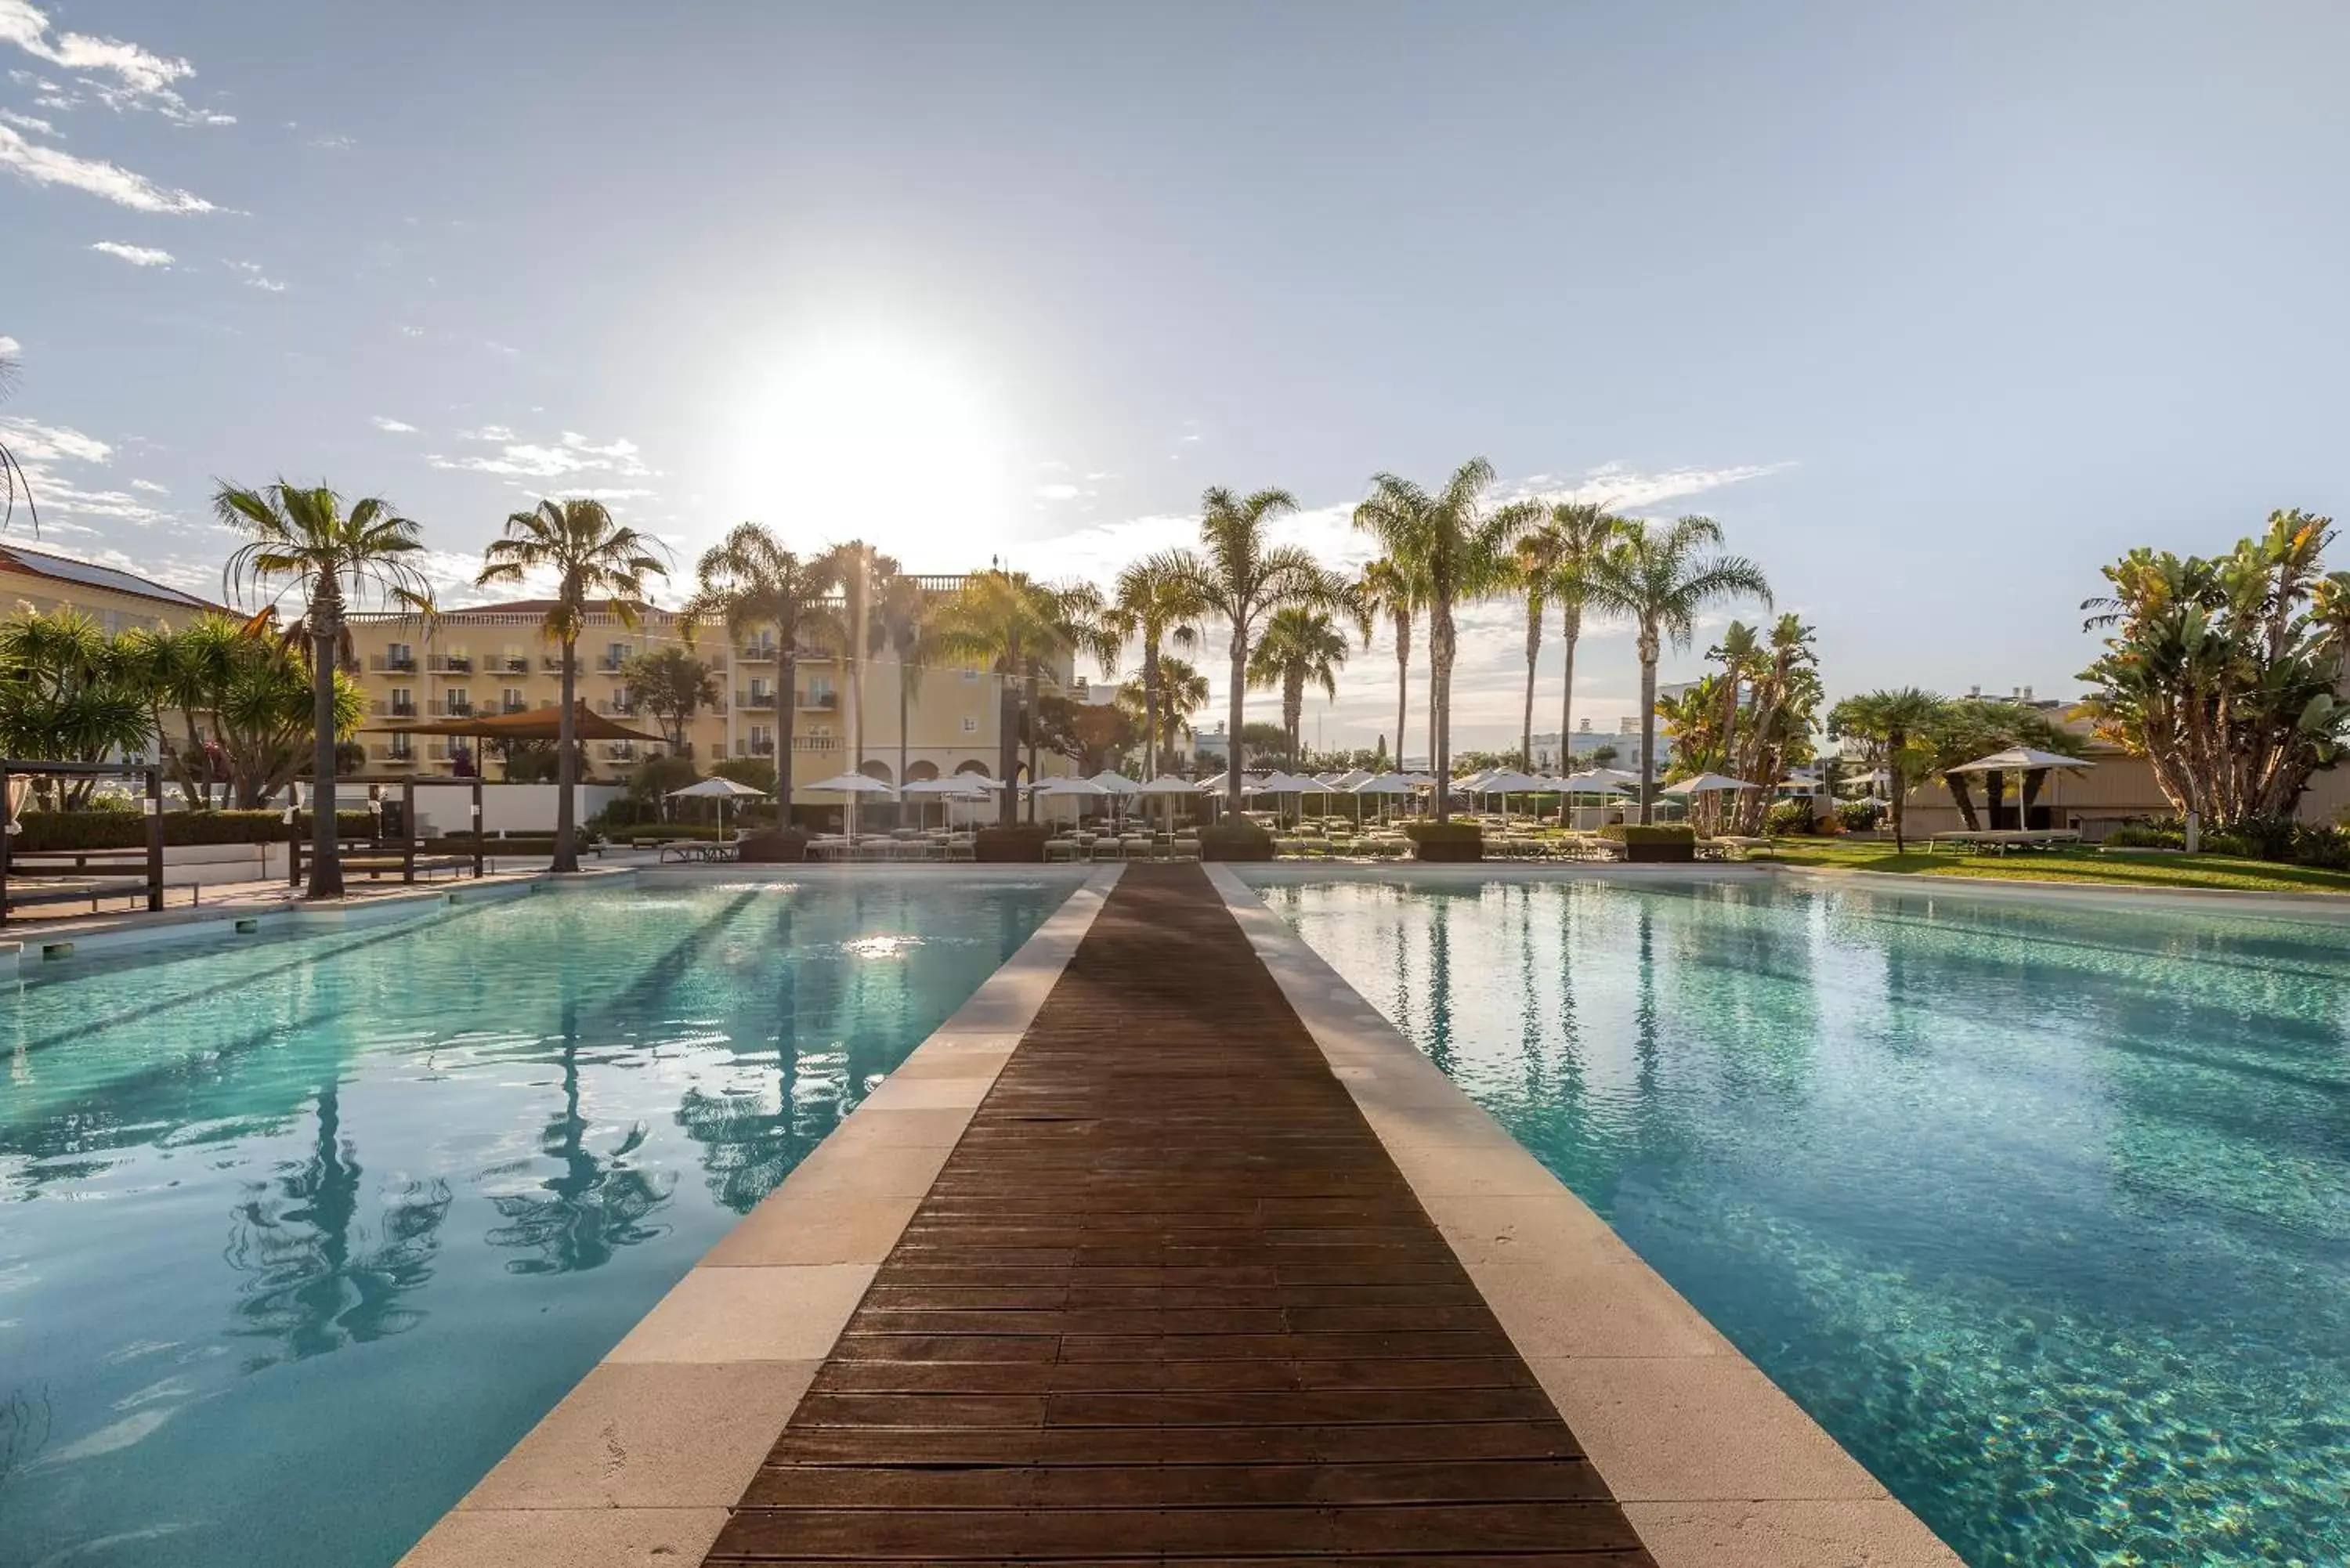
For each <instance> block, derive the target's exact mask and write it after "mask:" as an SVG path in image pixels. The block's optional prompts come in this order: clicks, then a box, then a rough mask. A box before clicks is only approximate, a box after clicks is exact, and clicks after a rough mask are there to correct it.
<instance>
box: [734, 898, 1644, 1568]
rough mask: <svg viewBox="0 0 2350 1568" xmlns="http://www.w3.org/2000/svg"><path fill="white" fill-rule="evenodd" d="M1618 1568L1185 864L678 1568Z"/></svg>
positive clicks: (1075, 996)
mask: <svg viewBox="0 0 2350 1568" xmlns="http://www.w3.org/2000/svg"><path fill="white" fill-rule="evenodd" d="M1332 1557H1347V1558H1352V1559H1357V1560H1370V1561H1378V1560H1383V1559H1391V1558H1392V1559H1399V1558H1403V1557H1410V1558H1412V1559H1414V1560H1415V1561H1417V1562H1420V1563H1430V1562H1447V1561H1449V1562H1471V1561H1477V1562H1484V1561H1498V1560H1501V1559H1505V1558H1506V1559H1508V1560H1510V1561H1511V1562H1513V1563H1528V1562H1536V1563H1539V1562H1545V1561H1547V1562H1555V1563H1561V1564H1566V1563H1572V1564H1576V1565H1578V1568H1598V1565H1602V1564H1607V1565H1615V1568H1633V1565H1636V1564H1637V1565H1644V1568H1653V1564H1652V1561H1651V1559H1650V1558H1649V1556H1648V1553H1647V1552H1646V1551H1644V1550H1643V1549H1642V1548H1641V1546H1640V1544H1639V1542H1638V1537H1636V1536H1635V1535H1634V1533H1633V1532H1632V1529H1631V1526H1630V1525H1629V1524H1628V1523H1627V1521H1626V1519H1625V1517H1624V1514H1623V1512H1622V1511H1621V1510H1620V1509H1618V1508H1617V1505H1616V1503H1615V1502H1614V1501H1613V1500H1612V1499H1611V1498H1610V1497H1609V1495H1608V1492H1607V1487H1606V1485H1605V1484H1604V1483H1603V1482H1602V1481H1601V1480H1600V1478H1599V1476H1598V1474H1597V1472H1596V1470H1595V1469H1593V1468H1592V1466H1591V1465H1590V1463H1589V1462H1588V1461H1587V1460H1586V1459H1584V1457H1583V1455H1582V1452H1581V1449H1579V1447H1578V1446H1577V1444H1576V1442H1575V1435H1574V1434H1573V1433H1572V1432H1570V1431H1569V1430H1568V1429H1567V1428H1566V1426H1565V1423H1564V1422H1563V1421H1561V1420H1560V1419H1559V1417H1558V1416H1557V1414H1556V1412H1555V1410H1554V1409H1553V1408H1552V1407H1551V1403H1550V1401H1549V1399H1548V1398H1547V1397H1545V1396H1544V1393H1543V1391H1542V1389H1541V1388H1540V1387H1539V1386H1537V1385H1536V1383H1535V1381H1534V1376H1533V1375H1532V1374H1531V1373H1530V1372H1529V1371H1528V1369H1527V1367H1526V1366H1525V1363H1524V1362H1523V1360H1522V1359H1521V1358H1520V1357H1519V1355H1518V1354H1517V1352H1516V1351H1515V1350H1514V1349H1513V1347H1512V1345H1511V1343H1510V1341H1509V1340H1508V1338H1507V1337H1506V1336H1505V1335H1504V1334H1503V1332H1502V1329H1501V1327H1500V1325H1499V1324H1497V1323H1496V1322H1495V1320H1494V1317H1493V1314H1492V1312H1491V1311H1490V1310H1489V1309H1488V1307H1487V1306H1486V1304H1485V1303H1484V1301H1483V1299H1482V1297H1481V1296H1480V1295H1479V1293H1478V1292H1477V1290H1476V1287H1475V1286H1474V1285H1472V1284H1471V1282H1470V1279H1469V1276H1468V1274H1467V1273H1466V1272H1464V1271H1463V1269H1462V1268H1461V1265H1460V1263H1459V1262H1457V1261H1456V1260H1455V1258H1454V1257H1453V1254H1452V1252H1451V1249H1450V1248H1449V1247H1448V1246H1447V1245H1446V1243H1445V1241H1443V1239H1442V1238H1441V1237H1440V1235H1439V1234H1438V1232H1437V1231H1436V1228H1435V1227H1434V1226H1433V1225H1432V1224H1431V1223H1430V1221H1429V1220H1428V1217H1427V1216H1426V1214H1425V1213H1424V1212H1423V1211H1422V1210H1421V1209H1420V1207H1419V1203H1418V1201H1417V1200H1416V1199H1414V1198H1413V1196H1412V1193H1411V1190H1410V1189H1409V1187H1408V1186H1407V1185H1406V1184H1405V1182H1404V1179H1403V1178H1402V1177H1401V1176H1400V1175H1399V1173H1398V1172H1397V1170H1396V1168H1395V1165H1394V1163H1393V1162H1392V1161H1391V1160H1390V1159H1389V1158H1388V1155H1387V1153H1386V1151H1385V1150H1384V1149H1383V1148H1382V1147H1380V1145H1379V1143H1378V1139H1377V1138H1376V1137H1374V1136H1373V1134H1372V1133H1371V1131H1370V1129H1369V1127H1367V1126H1366V1125H1365V1123H1364V1121H1363V1119H1362V1116H1361V1115H1360V1113H1359V1112H1357V1110H1356V1108H1355V1106H1354V1103H1353V1101H1352V1099H1351V1098H1350V1096H1348V1095H1347V1092H1346V1090H1345V1088H1344V1087H1343V1086H1342V1085H1340V1084H1339V1083H1338V1081H1337V1080H1336V1078H1335V1077H1333V1076H1332V1075H1331V1073H1330V1070H1329V1068H1328V1066H1327V1065H1326V1064H1325V1062H1324V1060H1323V1057H1322V1055H1321V1053H1320V1052H1319V1050H1318V1049H1317V1048H1316V1047H1315V1044H1314V1042H1313V1040H1312V1038H1311V1037H1310V1036H1309V1035H1308V1034H1307V1033H1306V1032H1305V1028H1304V1027H1303V1026H1302V1025H1301V1024H1300V1023H1298V1021H1297V1018H1296V1016H1295V1013H1294V1012H1291V1010H1290V1008H1289V1005H1288V1003H1287V1002H1285V1001H1284V999H1283V997H1282V995H1281V993H1280V992H1279V990H1278V988H1277V987H1276V985H1275V983H1274V979H1273V977H1272V976H1271V975H1270V974H1269V973H1267V972H1266V971H1265V970H1264V968H1263V965H1262V964H1261V963H1260V962H1259V961H1258V960H1257V958H1256V957H1255V955H1254V953H1253V951H1252V950H1250V947H1249V944H1248V942H1247V940H1246V939H1245V937H1244V936H1243V934H1242V932H1241V931H1240V929H1239V928H1238V927H1237V926H1236V925H1235V924H1234V923H1233V920H1232V916H1231V915H1230V914H1229V913H1228V912H1227V911H1226V910H1225V909H1224V907H1223V905H1222V902H1221V901H1220V900H1219V899H1218V898H1217V896H1216V894H1215V892H1214V890H1213V889H1212V888H1211V887H1210V886H1209V884H1208V881H1207V879H1206V877H1205V876H1204V875H1203V874H1202V873H1201V870H1200V869H1199V868H1198V867H1191V866H1178V867H1156V866H1133V867H1128V868H1127V870H1126V872H1125V875H1124V877H1123V878H1122V879H1121V880H1120V882H1119V883H1118V888H1117V889H1116V890H1115V891H1114V892H1113V893H1112V895H1111V896H1110V898H1109V901H1108V903H1107V907H1106V908H1105V909H1103V911H1102V913H1101V915H1100V917H1099V918H1098V919H1097V921H1096V922H1095V924H1094V926H1093V929H1092V930H1091V931H1090V932H1089V933H1088V934H1087V937H1086V939H1085V941H1084V943H1083V945H1082V946H1081V947H1080V948H1079V949H1078V950H1077V952H1076V957H1075V958H1074V959H1073V960H1072V961H1070V963H1069V966H1068V968H1067V970H1066V972H1065V973H1064V975H1063V976H1062V978H1061V980H1060V982H1059V983H1058V985H1057V986H1056V987H1055V990H1054V991H1053V992H1052V994H1051V995H1050V997H1049V998H1047V1000H1046V1001H1045V1004H1044V1007H1043V1009H1042V1011H1041V1012H1039V1013H1038V1015H1037V1017H1036V1020H1035V1023H1034V1025H1033V1026H1032V1027H1031V1028H1030V1029H1029V1031H1028V1032H1027V1033H1026V1035H1025V1036H1024V1039H1023V1041H1022V1043H1021V1044H1020V1046H1019V1048H1018V1050H1016V1051H1015V1052H1014V1054H1013V1055H1012V1057H1011V1060H1010V1062H1009V1064H1007V1065H1006V1066H1005V1068H1004V1070H1003V1075H1002V1076H1001V1077H1000V1078H999V1079H997V1081H996V1084H995V1086H994V1088H993V1091H992V1092H991V1093H990V1095H989V1096H988V1097H987V1099H986V1101H985V1103H984V1104H983V1105H982V1106H981V1107H980V1109H979V1112H978V1114H977V1116H976V1117H975V1118H974V1119H973V1120H972V1124H971V1127H970V1129H969V1130H968V1131H967V1132H966V1133H965V1134H964V1135H963V1137H962V1142H961V1143H960V1144H959V1145H958V1146H957V1147H956V1148H955V1150H954V1152H953V1154H952V1155H951V1157H950V1158H949V1159H948V1161H947V1164H946V1166H945V1168H944V1169H943V1170H942V1171H941V1174H940V1176H939V1179H938V1180H937V1183H936V1184H935V1185H934V1186H933V1187H932V1188H931V1192H930V1194H929V1196H928V1197H927V1198H926V1199H924V1200H923V1202H922V1204H921V1206H920V1210H918V1211H917V1213H916V1214H915V1217H914V1220H913V1221H912V1223H911V1224H910V1226H909V1228H908V1229H907V1231H905V1234H904V1236H903V1238H902V1239H901V1240H900V1241H899V1243H898V1245H897V1247H896V1248H895V1250H894V1251H891V1252H890V1254H889V1259H888V1261H887V1262H884V1263H883V1264H882V1266H881V1269H880V1272H879V1276H878V1277H877V1278H876V1279H875V1281H874V1284H873V1287H872V1289H871V1291H870V1293H868V1295H867V1297H866V1298H865V1300H864V1302H863V1303H862V1304H861V1305H860V1306H859V1307H858V1309H857V1312H856V1314H855V1315H854V1316H853V1317H851V1319H850V1320H849V1323H848V1325H847V1330H846V1331H845V1333H844V1334H842V1336H841V1338H840V1340H839V1342H838V1343H837V1345H836V1346H835V1348H834V1349H833V1352H832V1354H831V1355H830V1356H829V1357H828V1358H827V1360H826V1362H825V1363H824V1366H823V1367H822V1369H821V1371H820V1372H819V1373H818V1374H817V1376H816V1382H815V1384H814V1386H812V1387H811V1388H810V1389H809V1391H808V1393H807V1395H806V1397H804V1398H803V1399H802V1400H801V1401H800V1403H799V1406H798V1407H797V1409H796V1411H795V1413H794V1415H793V1417H792V1418H791V1421H790V1424H789V1425H788V1426H787V1427H786V1428H785V1430H784V1432H783V1434H782V1435H781V1437H780V1438H779V1439H778V1440H777V1441H776V1443H775V1449H774V1450H773V1452H772V1453H771V1454H770V1455H769V1457H768V1459H767V1462H766V1464H765V1465H764V1468H763V1469H761V1470H760V1472H759V1474H758V1476H757V1477H756V1479H754V1480H753V1482H752V1483H751V1485H750V1487H749V1489H748V1490H746V1491H745V1492H744V1494H743V1499H742V1501H741V1503H740V1505H739V1507H738V1508H737V1509H736V1510H735V1511H734V1512H733V1514H732V1516H731V1517H730V1519H729V1521H728V1522H727V1524H726V1526H725V1529H724V1530H723V1532H722V1533H721V1534H720V1536H719V1538H718V1541H717V1542H716V1544H715V1545H714V1546H713V1547H712V1550H711V1552H710V1554H709V1557H708V1558H707V1562H709V1563H723V1564H734V1563H818V1562H823V1563H840V1562H844V1561H846V1562H859V1561H863V1562H891V1563H910V1562H937V1563H946V1562H956V1563H975V1562H1000V1563H1010V1562H1024V1563H1035V1562H1104V1561H1121V1560H1123V1561H1149V1560H1154V1559H1163V1558H1182V1559H1188V1560H1193V1561H1200V1562H1211V1561H1224V1562H1240V1561H1247V1562H1253V1563H1272V1562H1275V1561H1280V1560H1291V1561H1295V1560H1302V1559H1308V1558H1332Z"/></svg>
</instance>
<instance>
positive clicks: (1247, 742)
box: [1225, 719, 1289, 773]
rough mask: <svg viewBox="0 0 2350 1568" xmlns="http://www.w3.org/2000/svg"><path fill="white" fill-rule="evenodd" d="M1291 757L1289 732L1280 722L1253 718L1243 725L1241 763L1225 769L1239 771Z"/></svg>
mask: <svg viewBox="0 0 2350 1568" xmlns="http://www.w3.org/2000/svg"><path fill="white" fill-rule="evenodd" d="M1288 759H1289V732H1288V731H1287V730H1286V729H1284V728H1283V727H1282V726H1281V725H1279V724H1268V723H1266V722H1264V721H1263V720H1262V719H1252V720H1251V721H1249V722H1247V723H1245V724H1243V725H1242V726H1241V763H1240V767H1239V768H1231V769H1227V770H1225V771H1226V772H1228V773H1238V772H1242V771H1244V770H1247V769H1253V768H1263V767H1268V766H1272V765H1274V764H1277V763H1284V762H1286V761H1288Z"/></svg>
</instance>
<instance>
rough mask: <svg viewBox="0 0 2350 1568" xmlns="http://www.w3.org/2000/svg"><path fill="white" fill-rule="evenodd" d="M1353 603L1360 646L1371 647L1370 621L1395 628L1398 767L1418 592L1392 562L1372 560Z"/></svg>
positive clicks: (1357, 582) (1407, 710)
mask: <svg viewBox="0 0 2350 1568" xmlns="http://www.w3.org/2000/svg"><path fill="white" fill-rule="evenodd" d="M1355 604H1356V607H1357V623H1358V625H1359V627H1360V628H1361V631H1362V634H1363V646H1364V647H1366V648H1368V647H1369V646H1370V645H1371V623H1372V620H1373V618H1375V617H1378V616H1385V617H1387V618H1388V625H1389V626H1390V627H1392V628H1394V629H1395V645H1396V732H1395V761H1396V765H1397V766H1398V767H1401V766H1402V765H1403V732H1404V721H1405V719H1406V718H1407V717H1408V716H1409V713H1410V709H1411V619H1412V617H1413V616H1415V615H1417V614H1418V613H1419V588H1418V587H1416V586H1414V584H1413V583H1412V580H1411V577H1410V576H1409V574H1408V573H1407V572H1405V570H1404V569H1403V567H1401V566H1398V565H1397V564H1396V563H1395V562H1393V561H1388V560H1378V561H1373V562H1371V563H1369V564H1368V565H1367V566H1364V568H1363V571H1362V575H1361V576H1358V577H1357V578H1356V579H1355Z"/></svg>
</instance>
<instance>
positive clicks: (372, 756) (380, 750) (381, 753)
mask: <svg viewBox="0 0 2350 1568" xmlns="http://www.w3.org/2000/svg"><path fill="white" fill-rule="evenodd" d="M368 757H369V760H370V761H372V762H379V763H390V765H391V766H393V767H409V766H412V765H413V764H414V763H415V762H416V750H415V748H414V747H412V746H402V745H396V744H392V743H390V742H377V743H376V744H374V745H371V746H369V748H368Z"/></svg>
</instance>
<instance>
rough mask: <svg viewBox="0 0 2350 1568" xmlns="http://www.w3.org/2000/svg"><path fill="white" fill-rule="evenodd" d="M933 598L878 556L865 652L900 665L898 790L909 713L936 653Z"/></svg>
mask: <svg viewBox="0 0 2350 1568" xmlns="http://www.w3.org/2000/svg"><path fill="white" fill-rule="evenodd" d="M930 638H931V595H930V591H929V590H928V589H927V588H925V587H922V585H921V583H920V581H919V580H918V579H916V578H914V577H911V576H908V575H907V574H906V572H905V571H904V570H903V569H902V568H900V567H899V565H898V563H897V562H896V561H895V560H893V559H891V558H890V557H889V556H876V557H874V573H873V614H872V620H871V622H870V623H869V625H868V628H867V631H866V651H867V652H868V653H886V654H888V655H889V657H890V658H891V659H894V660H895V661H896V663H897V666H898V787H899V789H903V788H905V787H906V750H907V747H906V731H907V720H908V709H909V706H910V704H911V703H912V702H913V701H914V699H915V697H916V695H917V694H918V691H917V689H918V688H919V686H920V682H921V676H922V671H923V670H925V669H926V668H927V667H928V666H929V663H930V654H931V642H930Z"/></svg>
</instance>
